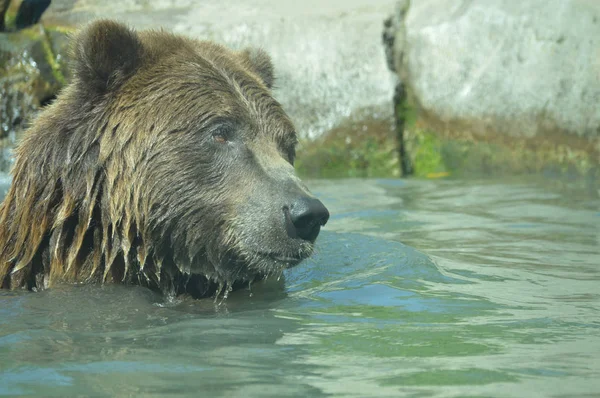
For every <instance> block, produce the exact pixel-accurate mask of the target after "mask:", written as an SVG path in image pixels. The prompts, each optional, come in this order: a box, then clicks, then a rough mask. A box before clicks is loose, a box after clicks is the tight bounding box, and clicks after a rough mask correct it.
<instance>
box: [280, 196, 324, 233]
mask: <svg viewBox="0 0 600 398" xmlns="http://www.w3.org/2000/svg"><path fill="white" fill-rule="evenodd" d="M283 212H284V214H285V222H286V225H285V229H286V232H287V234H288V236H289V237H290V238H292V239H298V238H299V239H302V240H305V241H308V242H310V243H314V242H315V240H316V239H317V236H318V235H319V232H320V231H321V227H322V226H324V225H325V224H327V220H329V210H327V208H326V207H325V205H323V203H322V202H321V201H320V200H318V199H316V198H312V197H309V196H301V197H298V198H296V200H294V201H293V202H292V203H291V204H290V205H289V206H284V208H283Z"/></svg>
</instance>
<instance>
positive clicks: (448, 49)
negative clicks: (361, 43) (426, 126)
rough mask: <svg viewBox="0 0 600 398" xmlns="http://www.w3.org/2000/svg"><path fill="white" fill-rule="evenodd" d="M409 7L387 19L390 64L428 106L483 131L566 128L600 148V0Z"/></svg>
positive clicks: (433, 0) (522, 133)
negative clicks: (390, 30) (390, 31)
mask: <svg viewBox="0 0 600 398" xmlns="http://www.w3.org/2000/svg"><path fill="white" fill-rule="evenodd" d="M407 6H408V2H407V1H402V2H401V3H400V4H399V6H398V8H397V10H396V12H395V15H394V16H393V17H392V18H391V19H390V22H388V23H387V24H388V25H389V26H388V27H386V29H388V31H389V29H390V26H393V29H394V31H395V36H393V38H392V39H391V40H389V39H388V41H387V44H388V45H391V50H390V52H391V53H392V55H391V56H390V57H389V62H388V64H389V66H390V67H391V68H393V69H395V71H396V72H397V74H398V75H399V77H400V79H401V81H402V82H403V83H404V84H405V85H406V86H407V90H408V91H409V93H410V96H411V97H412V98H413V100H414V103H416V104H417V105H418V108H419V109H420V110H421V111H422V112H423V113H425V114H427V115H429V117H432V118H434V119H436V120H437V121H439V122H442V123H444V124H446V125H448V126H450V125H452V124H453V123H455V124H456V125H457V126H460V128H462V129H464V128H465V126H470V128H471V129H472V130H473V132H476V133H482V134H486V133H487V134H491V133H495V134H505V135H508V136H511V135H512V136H517V137H526V138H527V137H535V136H540V135H544V134H555V133H566V134H570V135H576V136H578V137H582V138H589V139H590V141H592V142H594V141H595V142H596V144H595V145H596V146H599V144H598V140H597V138H598V137H599V136H600V1H598V0H529V1H513V0H462V1H461V0H453V1H448V0H419V1H412V3H411V4H410V6H409V8H408V12H405V10H406V7H407ZM386 34H387V35H389V32H384V41H385V35H386ZM390 42H391V44H390ZM599 149H600V146H599V148H596V150H597V151H598V150H599Z"/></svg>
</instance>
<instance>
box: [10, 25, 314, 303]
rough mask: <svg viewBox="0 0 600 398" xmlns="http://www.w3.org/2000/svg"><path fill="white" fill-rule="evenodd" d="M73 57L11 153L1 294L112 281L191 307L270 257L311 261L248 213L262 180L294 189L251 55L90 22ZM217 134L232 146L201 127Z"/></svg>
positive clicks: (270, 263) (257, 271)
mask: <svg viewBox="0 0 600 398" xmlns="http://www.w3.org/2000/svg"><path fill="white" fill-rule="evenodd" d="M73 58H74V62H73V75H74V80H73V82H72V83H71V84H70V85H69V86H68V87H66V89H65V90H64V91H63V92H62V93H61V94H60V95H59V97H58V99H57V100H56V101H55V103H54V104H52V105H50V106H49V107H47V109H45V110H44V111H43V113H42V114H41V115H40V116H39V117H38V119H37V120H36V121H35V122H34V124H33V126H32V127H31V128H30V130H29V131H28V132H26V134H25V137H24V139H23V141H22V143H21V144H20V145H19V147H18V148H17V150H16V160H15V164H14V168H13V170H12V174H13V181H12V185H11V187H10V189H9V191H8V193H7V195H6V198H5V199H4V202H3V203H2V205H1V207H0V284H1V286H2V287H3V288H10V289H18V288H26V289H30V290H39V289H43V288H47V287H49V286H52V285H53V284H54V283H56V282H58V281H64V282H81V283H88V282H100V283H107V282H124V283H136V284H141V285H144V286H149V287H151V288H155V289H159V290H162V291H164V292H172V293H174V294H179V293H183V292H190V293H192V294H194V295H196V296H205V295H209V294H213V293H214V292H215V290H216V289H220V287H222V286H224V285H227V284H229V285H230V287H231V285H233V284H235V283H240V282H245V281H250V280H252V279H255V278H257V277H262V276H264V275H265V274H269V273H276V272H281V270H282V269H283V268H285V267H286V266H288V265H289V264H288V263H286V261H277V260H276V259H274V258H275V257H277V256H279V257H282V256H283V257H285V258H287V257H292V258H297V259H299V260H300V259H302V258H305V257H307V256H308V255H310V253H311V252H312V242H292V241H289V242H288V241H287V240H285V239H284V238H281V239H280V236H282V233H281V232H280V229H281V228H280V227H279V226H277V227H272V226H270V224H268V223H269V222H271V221H270V218H269V217H271V216H270V215H269V213H271V212H277V211H279V212H280V211H281V206H280V205H279V204H277V205H273V206H272V208H273V209H275V210H273V211H272V208H271V207H268V206H271V205H269V204H262V202H261V200H263V199H264V198H269V197H270V196H269V195H271V196H273V194H272V193H270V192H269V190H270V189H271V188H270V187H271V186H273V187H275V185H274V184H273V183H272V182H271V181H275V180H277V179H278V181H284V179H285V181H287V180H289V181H291V182H290V183H288V182H278V186H283V185H285V184H287V185H285V186H286V187H287V186H288V185H289V186H290V187H292V185H293V187H292V188H289V189H288V188H286V189H287V190H288V191H290V190H296V191H298V190H299V191H298V192H305V188H303V186H302V185H301V184H299V182H298V181H297V179H295V177H289V175H292V174H293V169H291V166H290V165H289V164H288V163H286V162H290V163H291V162H293V157H294V146H295V144H296V136H295V133H294V132H293V126H292V125H291V123H290V121H289V120H288V119H287V116H286V115H285V113H284V112H283V111H282V110H281V107H280V106H279V104H278V103H277V102H276V101H275V100H273V99H272V97H271V95H270V92H269V89H270V86H271V84H272V81H273V76H272V66H271V63H270V61H269V59H268V56H267V55H266V54H264V52H262V51H256V50H247V51H243V52H239V53H238V52H233V51H230V50H227V49H225V48H223V47H221V46H218V45H216V44H213V43H209V42H199V41H195V40H190V39H187V38H183V37H181V36H176V35H172V34H169V33H166V32H162V31H149V32H142V33H140V34H137V33H135V32H133V31H131V30H129V29H128V28H126V27H124V26H122V25H120V24H117V23H114V22H110V21H100V22H96V23H94V24H92V25H90V26H88V27H87V28H86V29H84V30H83V32H82V33H80V34H78V35H77V37H76V38H75V39H74V40H73ZM223 121H225V122H223ZM229 124H235V126H237V127H235V128H236V129H238V128H239V131H240V132H236V134H238V137H239V141H240V142H241V141H242V140H243V142H244V145H243V146H237V147H236V146H231V148H233V149H230V148H229V147H227V148H225V147H223V148H224V149H220V147H214V145H216V144H214V142H213V141H210V142H209V140H212V135H211V134H214V131H215V129H217V130H216V131H217V132H218V131H221V130H218V129H222V128H223V127H214V126H221V125H226V126H227V125H229ZM240 126H241V127H240ZM227 128H229V127H227ZM230 129H234V128H230ZM211 145H212V146H211ZM206 148H210V150H207V149H206ZM259 164H260V165H262V166H261V167H258V166H257V165H259ZM265 165H267V166H265ZM226 170H233V171H226ZM265 170H267V171H265ZM271 170H275V171H274V172H272V171H271ZM282 170H283V171H285V172H282ZM290 170H291V171H290ZM288 174H289V175H288ZM280 175H281V176H283V177H281V178H280V177H279V176H280ZM263 182H264V185H265V188H263V187H261V184H263ZM269 184H270V185H269ZM282 184H283V185H282ZM290 184H291V185H290ZM273 189H278V188H273ZM265 190H266V191H267V192H266V193H265V194H264V195H263V194H262V193H261V192H262V191H265ZM273 192H275V191H273ZM286 192H287V191H286ZM294 192H295V191H294ZM256 198H262V199H256ZM267 200H270V199H267ZM248 203H250V204H248ZM263 215H264V218H265V220H264V221H263V220H258V221H256V219H255V218H256V217H259V218H260V217H263ZM277 217H279V216H277ZM271 218H272V219H275V216H273V217H271ZM258 230H265V231H267V232H265V235H264V237H263V238H261V237H260V236H255V235H260V233H255V231H258ZM286 239H287V238H286ZM261 247H266V249H264V253H263V252H261V251H260V250H259V249H256V248H261ZM261 250H262V249H261ZM274 253H275V254H276V255H277V256H275V255H274Z"/></svg>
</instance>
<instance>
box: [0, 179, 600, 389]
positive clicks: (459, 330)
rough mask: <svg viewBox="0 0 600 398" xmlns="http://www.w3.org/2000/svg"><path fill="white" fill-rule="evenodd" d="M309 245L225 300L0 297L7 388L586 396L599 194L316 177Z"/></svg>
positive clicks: (495, 183) (592, 383) (541, 184)
mask: <svg viewBox="0 0 600 398" xmlns="http://www.w3.org/2000/svg"><path fill="white" fill-rule="evenodd" d="M309 185H310V186H311V188H312V189H313V191H314V192H316V193H317V194H318V195H320V197H321V198H323V201H324V202H325V203H326V204H327V205H328V206H329V207H330V209H331V211H332V214H333V215H332V218H331V220H330V222H329V224H328V225H327V227H326V230H325V231H323V232H322V236H321V237H320V240H319V252H318V254H317V255H316V256H315V257H314V258H313V259H312V260H310V261H308V262H306V263H303V264H301V265H300V266H298V267H296V268H295V269H292V270H290V271H288V272H286V275H285V281H284V280H283V279H282V280H279V281H277V280H272V281H268V282H265V283H260V284H255V285H254V286H253V287H252V291H251V292H249V291H246V290H244V291H238V292H235V293H234V294H232V295H231V296H230V297H229V298H228V299H227V301H225V302H224V303H221V304H218V303H217V304H215V303H214V302H213V301H212V300H210V299H209V300H199V301H193V300H184V301H182V302H179V303H165V302H163V300H162V299H161V298H160V297H158V296H156V295H154V294H153V293H151V292H149V291H147V290H145V289H141V288H135V287H123V286H105V287H97V286H96V287H93V286H75V287H74V286H61V287H57V288H55V289H51V290H49V291H45V292H42V293H25V292H17V293H15V292H10V293H9V292H1V293H0V394H1V395H20V394H36V395H43V396H73V395H89V396H113V395H117V396H127V395H155V396H198V395H202V396H223V397H235V396H239V397H242V396H244V397H245V396H273V397H283V396H290V397H305V396H314V397H320V396H344V397H351V396H356V397H364V396H382V397H465V396H469V397H491V396H493V397H592V396H598V394H600V283H599V281H600V201H599V200H598V191H597V190H596V188H591V189H590V188H586V187H578V186H569V185H565V184H558V183H550V182H545V181H531V180H516V181H514V180H513V181H502V180H491V181H490V180H488V181H402V180H343V181H315V182H312V183H310V184H309Z"/></svg>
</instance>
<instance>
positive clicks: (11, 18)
mask: <svg viewBox="0 0 600 398" xmlns="http://www.w3.org/2000/svg"><path fill="white" fill-rule="evenodd" d="M16 20H17V12H16V11H13V10H11V9H10V8H9V9H8V10H7V11H6V14H5V15H4V26H5V27H6V30H9V31H10V30H12V29H15V26H16Z"/></svg>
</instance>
